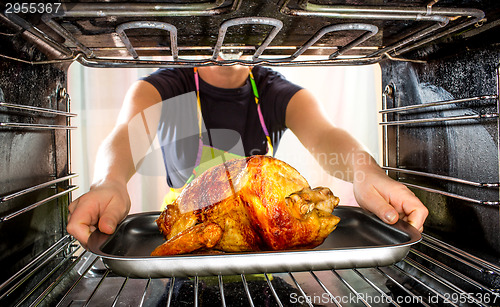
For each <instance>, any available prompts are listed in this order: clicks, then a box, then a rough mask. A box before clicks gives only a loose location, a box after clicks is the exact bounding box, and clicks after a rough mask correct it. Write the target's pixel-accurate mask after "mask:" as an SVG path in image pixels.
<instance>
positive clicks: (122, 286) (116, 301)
mask: <svg viewBox="0 0 500 307" xmlns="http://www.w3.org/2000/svg"><path fill="white" fill-rule="evenodd" d="M128 279H129V277H128V276H127V277H126V278H125V280H124V281H123V283H122V285H121V287H120V290H118V293H117V294H116V295H115V299H114V300H113V304H112V305H111V307H115V306H116V303H118V298H119V297H120V295H121V293H122V291H123V288H125V285H126V284H127V282H128Z"/></svg>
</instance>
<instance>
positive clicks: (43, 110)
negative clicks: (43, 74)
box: [0, 102, 77, 117]
mask: <svg viewBox="0 0 500 307" xmlns="http://www.w3.org/2000/svg"><path fill="white" fill-rule="evenodd" d="M0 107H5V108H11V109H19V110H25V111H33V112H40V113H46V114H51V115H61V116H67V117H74V116H77V114H75V113H70V112H65V111H59V110H53V109H47V108H40V107H33V106H27V105H21V104H14V103H7V102H0Z"/></svg>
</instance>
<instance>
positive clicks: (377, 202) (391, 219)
mask: <svg viewBox="0 0 500 307" xmlns="http://www.w3.org/2000/svg"><path fill="white" fill-rule="evenodd" d="M360 206H362V207H363V208H365V209H366V210H368V211H370V212H372V213H374V214H375V215H376V216H378V217H379V218H380V219H381V220H382V221H384V222H386V223H388V224H394V223H396V222H397V221H398V219H399V215H398V212H397V211H396V209H394V207H393V206H391V205H390V204H389V203H388V202H387V201H386V200H385V198H384V197H382V195H380V193H378V191H377V190H376V189H375V188H374V187H372V188H371V189H370V190H369V192H367V193H366V194H365V196H364V197H362V199H360Z"/></svg>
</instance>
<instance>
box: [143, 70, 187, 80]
mask: <svg viewBox="0 0 500 307" xmlns="http://www.w3.org/2000/svg"><path fill="white" fill-rule="evenodd" d="M192 71H193V70H192V69H190V68H160V69H158V70H156V71H155V72H153V73H152V74H150V75H149V76H146V77H144V78H142V80H145V81H148V80H150V79H170V78H188V77H189V76H190V75H191V74H192Z"/></svg>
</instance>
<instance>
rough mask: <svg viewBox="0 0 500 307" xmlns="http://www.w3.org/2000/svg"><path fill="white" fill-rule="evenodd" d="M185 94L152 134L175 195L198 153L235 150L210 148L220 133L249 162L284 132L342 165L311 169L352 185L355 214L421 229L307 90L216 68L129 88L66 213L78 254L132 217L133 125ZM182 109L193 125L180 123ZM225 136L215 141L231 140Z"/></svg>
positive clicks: (257, 71)
mask: <svg viewBox="0 0 500 307" xmlns="http://www.w3.org/2000/svg"><path fill="white" fill-rule="evenodd" d="M185 94H186V95H188V96H189V95H190V94H191V95H192V97H195V98H194V99H195V101H196V104H197V106H193V104H191V103H184V104H183V103H177V104H176V103H173V104H165V105H166V107H165V108H163V107H162V109H161V113H162V114H161V115H160V116H161V118H160V120H159V123H160V124H159V125H158V129H157V134H158V136H159V139H160V142H161V143H162V154H163V159H164V162H165V168H166V170H167V182H168V184H169V185H170V186H172V187H174V188H181V187H182V186H183V185H184V184H185V183H186V182H188V181H189V180H190V179H192V177H193V175H195V174H196V172H197V171H198V172H199V171H200V170H199V169H197V166H199V165H201V164H203V163H200V161H199V160H200V156H201V155H204V152H205V149H206V148H208V149H209V150H210V149H214V148H215V149H217V148H220V147H224V146H226V147H228V148H230V147H231V146H233V145H234V142H232V141H231V144H229V145H228V144H223V142H219V143H220V144H215V145H214V142H215V143H217V140H213V138H214V137H215V135H216V134H217V133H215V132H216V131H218V130H221V131H233V132H234V131H236V132H237V133H238V134H239V136H240V138H239V139H240V143H241V145H242V147H243V150H242V151H241V152H238V154H239V155H246V156H249V155H253V154H272V151H273V149H276V147H277V146H278V144H279V138H280V137H281V135H282V133H283V132H284V131H285V130H286V129H290V130H291V131H292V132H293V133H294V134H295V135H296V136H297V137H298V139H299V140H300V141H301V143H302V144H303V145H304V146H305V147H306V148H307V149H308V150H309V151H310V152H311V153H313V155H314V156H316V157H324V156H325V154H328V155H329V157H340V158H338V159H317V160H318V162H319V163H320V164H321V166H322V167H323V168H324V169H325V170H326V171H327V172H329V173H330V174H332V175H335V176H336V177H339V178H340V179H343V180H346V181H350V182H352V183H353V191H354V196H355V198H356V200H357V202H358V203H359V205H360V206H361V207H363V208H365V209H367V210H368V211H371V212H373V213H374V214H375V215H377V216H378V217H379V218H380V219H381V220H383V221H384V222H386V223H388V224H394V223H396V222H397V221H398V219H403V220H405V221H407V222H408V223H410V224H411V225H413V226H414V227H415V228H417V229H418V230H419V231H422V230H423V224H424V221H425V219H426V217H427V215H428V211H427V208H426V207H425V206H424V205H423V204H422V202H421V201H420V200H419V199H418V198H417V197H416V196H415V195H414V194H413V193H412V192H411V191H410V190H409V189H408V188H407V187H406V186H405V185H403V184H402V183H399V182H397V181H395V180H393V179H391V178H390V177H389V176H387V175H386V173H385V172H384V171H383V170H382V168H380V167H379V166H378V165H377V163H376V162H375V160H374V159H373V158H372V157H371V156H370V154H369V153H368V152H366V151H365V150H364V149H363V146H362V145H361V144H359V143H358V142H357V141H356V140H355V139H354V138H353V137H352V136H351V135H350V134H349V133H348V132H347V131H345V130H343V129H341V128H338V127H336V126H334V125H333V124H332V123H331V122H330V121H329V120H328V119H327V117H326V116H325V114H324V112H323V111H322V109H321V107H320V104H319V103H318V101H317V100H316V99H315V97H314V96H313V94H312V93H311V92H310V91H308V90H307V89H304V88H301V87H299V86H297V85H295V84H293V83H291V82H289V81H287V80H286V79H285V78H284V77H283V76H282V75H281V74H279V73H278V72H275V71H273V70H271V69H269V68H266V67H262V66H254V67H252V68H249V67H246V66H243V65H233V66H217V65H214V66H204V67H199V68H194V69H193V68H165V69H159V70H157V71H156V72H155V73H153V74H152V75H150V76H148V77H146V78H144V79H141V80H138V81H136V82H135V83H134V84H133V85H132V86H131V87H130V89H129V90H128V92H127V94H126V97H125V99H124V103H123V106H122V109H121V110H120V114H119V117H118V120H117V123H116V125H115V127H114V129H113V131H112V132H111V134H110V135H109V136H108V137H107V138H106V139H105V140H104V142H103V143H102V144H101V146H100V148H99V151H98V154H97V160H96V165H95V174H94V180H93V183H92V185H91V188H90V190H89V191H88V192H87V193H85V194H83V195H82V196H80V197H79V198H77V199H76V200H74V201H73V202H72V203H71V204H70V205H69V220H68V225H67V230H68V232H69V233H70V234H71V235H73V236H74V237H75V238H76V239H78V240H79V241H80V242H81V243H82V245H84V246H85V245H86V244H87V241H88V238H89V236H90V234H91V233H92V232H93V231H94V230H95V229H96V228H99V230H100V231H101V232H104V233H107V234H112V233H113V232H114V231H115V229H116V226H117V225H118V223H119V222H120V221H121V220H122V219H123V218H125V217H126V215H127V214H128V212H129V210H130V198H129V195H128V191H127V182H128V180H129V179H130V178H131V177H132V175H133V174H134V173H135V172H136V166H137V165H136V164H137V163H134V157H133V152H132V151H133V150H132V149H131V143H129V137H130V135H129V125H130V123H131V122H132V120H133V119H134V118H137V116H138V114H143V112H144V110H146V109H148V108H150V107H152V106H154V105H158V103H159V102H162V101H168V100H169V99H172V98H175V97H183V95H185ZM192 97H191V98H189V99H188V100H191V99H192ZM181 101H184V100H182V99H181ZM183 108H188V109H189V110H190V111H189V110H188V111H187V112H185V113H189V114H192V116H195V117H194V120H190V121H187V120H185V119H180V115H179V114H178V111H179V110H181V111H182V109H183ZM193 110H194V111H193ZM169 111H170V112H169ZM164 113H165V114H164ZM200 117H201V118H200ZM196 118H197V119H198V125H197V124H196V122H197V120H196ZM176 125H191V130H193V129H194V131H199V135H196V134H197V133H194V137H182V140H178V142H176V140H175V138H176V137H179V136H176V133H177V131H178V130H181V129H176ZM177 128H178V127H177ZM202 128H203V129H202ZM150 129H151V127H150ZM210 131H213V133H212V135H211V134H210ZM228 135H231V134H222V137H219V138H218V139H219V140H225V139H230V138H228ZM198 140H199V142H200V143H199V144H198ZM202 147H203V150H201V148H202ZM233 147H234V146H233ZM186 148H191V149H190V150H186ZM228 148H222V150H223V151H227V150H228ZM195 160H196V161H195ZM332 161H334V162H332Z"/></svg>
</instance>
